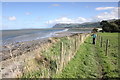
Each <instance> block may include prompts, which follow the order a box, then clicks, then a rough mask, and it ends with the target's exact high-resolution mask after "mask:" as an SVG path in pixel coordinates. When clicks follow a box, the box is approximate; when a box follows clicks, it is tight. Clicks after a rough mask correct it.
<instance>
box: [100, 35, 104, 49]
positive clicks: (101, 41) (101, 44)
mask: <svg viewBox="0 0 120 80" xmlns="http://www.w3.org/2000/svg"><path fill="white" fill-rule="evenodd" d="M102 46H103V38H102V37H101V38H100V47H102Z"/></svg>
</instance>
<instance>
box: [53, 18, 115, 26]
mask: <svg viewBox="0 0 120 80" xmlns="http://www.w3.org/2000/svg"><path fill="white" fill-rule="evenodd" d="M116 20H117V19H111V20H105V21H108V22H114V21H116ZM53 28H101V25H100V22H86V23H82V24H79V23H70V24H67V23H58V24H55V25H54V26H53Z"/></svg>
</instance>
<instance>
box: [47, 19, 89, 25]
mask: <svg viewBox="0 0 120 80" xmlns="http://www.w3.org/2000/svg"><path fill="white" fill-rule="evenodd" d="M84 22H89V20H88V19H86V18H83V17H78V18H76V19H70V18H67V17H60V18H57V19H54V20H49V21H47V22H46V23H47V24H56V23H67V24H69V23H84Z"/></svg>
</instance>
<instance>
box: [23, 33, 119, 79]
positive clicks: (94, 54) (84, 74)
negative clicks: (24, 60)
mask: <svg viewBox="0 0 120 80" xmlns="http://www.w3.org/2000/svg"><path fill="white" fill-rule="evenodd" d="M98 36H101V37H102V38H103V47H100V39H97V43H96V45H93V44H91V43H92V37H89V38H87V40H86V41H85V42H84V43H83V44H82V45H80V47H79V49H78V51H77V53H76V55H75V56H74V58H73V59H71V61H70V62H69V63H68V64H67V65H66V66H65V67H64V69H63V70H62V72H60V73H58V74H55V73H56V67H57V66H56V65H57V64H58V61H59V59H60V53H61V52H60V43H61V42H63V44H64V49H65V50H66V51H65V55H67V54H68V52H69V51H72V52H74V50H75V48H74V38H70V39H69V38H67V37H63V38H60V41H59V42H57V43H56V44H54V45H53V46H52V47H51V48H49V49H48V50H45V51H42V56H44V57H46V58H47V59H48V60H49V61H50V65H49V66H48V67H44V66H42V65H43V64H42V63H37V62H36V64H37V66H38V67H40V69H39V70H38V71H34V72H29V73H27V74H25V75H24V76H23V78H40V77H41V76H43V75H45V76H44V77H47V76H48V73H49V74H50V77H52V78H101V77H104V78H110V77H111V78H115V77H119V72H118V59H119V58H118V33H98ZM107 39H109V41H110V44H109V47H108V55H107V56H106V55H105V46H106V44H105V43H106V40H107ZM70 42H71V43H70ZM71 45H72V46H71ZM67 51H68V52H67ZM34 61H35V60H34ZM48 69H49V71H48ZM43 72H44V74H43Z"/></svg>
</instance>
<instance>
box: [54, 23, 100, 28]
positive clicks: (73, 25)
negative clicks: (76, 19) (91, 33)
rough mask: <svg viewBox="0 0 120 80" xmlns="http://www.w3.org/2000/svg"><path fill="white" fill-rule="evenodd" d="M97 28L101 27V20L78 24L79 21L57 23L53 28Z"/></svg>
mask: <svg viewBox="0 0 120 80" xmlns="http://www.w3.org/2000/svg"><path fill="white" fill-rule="evenodd" d="M86 27H87V28H96V27H100V22H87V23H82V24H78V23H70V24H67V23H59V24H55V25H54V26H53V28H86Z"/></svg>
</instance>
